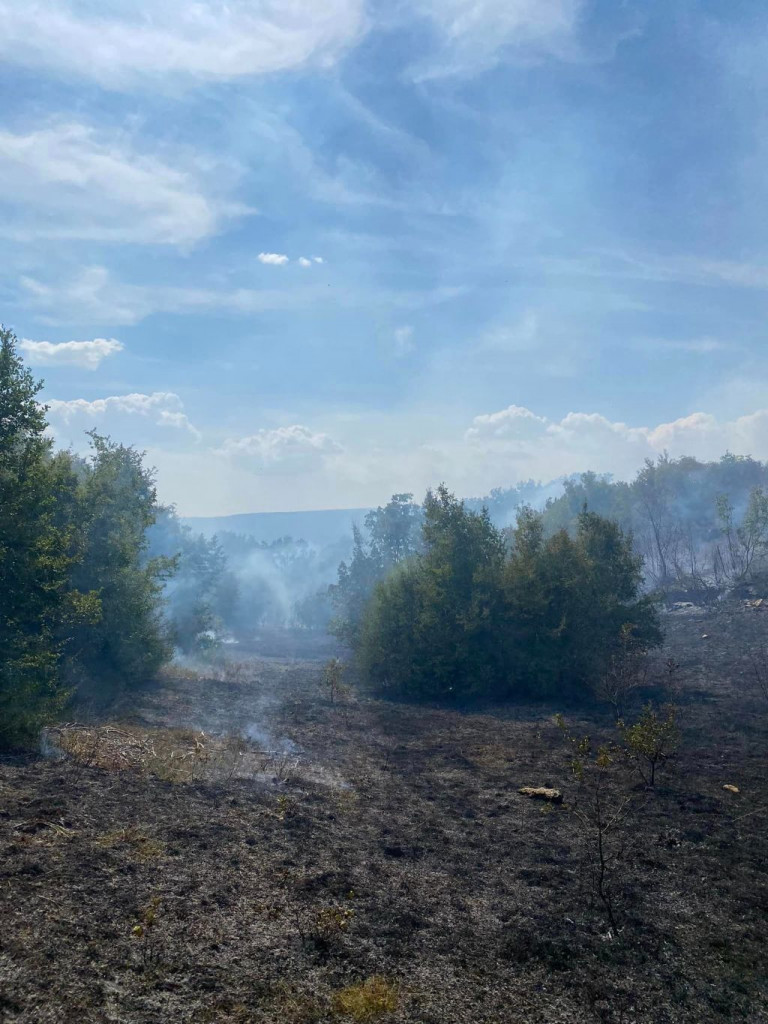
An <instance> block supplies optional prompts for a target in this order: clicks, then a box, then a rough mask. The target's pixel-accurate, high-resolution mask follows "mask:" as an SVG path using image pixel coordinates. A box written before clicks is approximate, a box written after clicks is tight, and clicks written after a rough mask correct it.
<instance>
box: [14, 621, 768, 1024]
mask: <svg viewBox="0 0 768 1024" xmlns="http://www.w3.org/2000/svg"><path fill="white" fill-rule="evenodd" d="M763 614H765V616H766V617H765V619H764V618H763V617H762V616H763ZM764 623H768V613H757V612H756V613H755V614H754V615H750V614H749V613H748V612H746V611H739V612H734V613H732V614H724V613H708V614H707V616H705V617H702V616H699V615H687V616H680V617H677V618H675V617H674V616H672V617H670V620H669V624H668V635H669V641H668V644H669V649H668V650H667V651H665V652H664V657H665V658H666V657H668V656H670V655H672V656H674V658H675V659H676V660H677V661H678V662H679V664H680V670H679V672H677V673H676V680H675V684H674V685H675V687H676V689H677V692H676V694H675V700H676V702H677V703H678V704H679V706H680V707H681V726H682V731H683V746H682V749H681V751H680V753H679V756H678V758H677V760H676V762H674V763H673V764H672V765H671V766H670V770H669V771H668V772H667V773H666V774H664V775H663V776H662V779H661V780H660V782H659V785H658V786H657V787H656V789H655V790H653V791H647V790H645V789H644V787H643V786H642V784H641V783H639V782H638V780H637V779H635V778H634V777H632V776H631V774H629V773H628V772H623V771H621V772H616V773H615V774H611V776H610V780H609V783H608V790H607V792H606V795H605V796H606V800H608V801H611V800H615V801H619V802H621V801H623V800H624V798H625V797H626V796H628V797H629V798H630V800H629V804H628V810H627V812H626V814H625V815H624V816H623V817H622V819H621V823H620V828H619V827H617V829H616V832H615V833H614V835H613V836H612V839H613V840H614V841H615V846H614V847H613V848H612V849H613V853H614V854H615V859H614V860H613V861H612V864H611V873H610V880H609V881H610V886H611V890H610V891H611V899H612V901H613V904H614V907H615V915H616V924H617V928H616V929H615V930H614V929H613V928H612V927H611V926H610V924H609V922H608V921H607V920H606V915H605V908H604V907H603V906H602V904H601V903H600V901H599V900H598V899H597V898H596V894H595V891H594V887H593V884H592V882H593V879H592V874H591V842H592V837H591V836H590V835H589V834H588V833H585V831H584V829H583V828H580V827H579V824H578V817H577V815H576V813H575V809H576V806H577V801H578V794H577V791H576V783H575V780H574V777H573V775H572V773H571V771H570V768H569V752H568V750H567V749H566V747H565V745H564V744H563V740H562V736H561V733H560V730H558V728H557V726H556V725H555V723H554V721H553V715H554V712H555V711H557V710H565V711H566V716H567V718H568V721H569V724H570V727H571V728H572V729H573V731H574V732H575V733H589V734H591V735H592V736H593V737H595V738H597V739H600V738H602V737H608V736H611V735H613V730H612V725H611V716H610V714H609V713H608V712H606V711H605V710H604V709H601V708H597V707H596V708H593V709H590V711H589V713H585V712H584V711H583V710H582V711H581V712H578V713H577V712H576V711H574V710H571V711H569V710H568V709H563V708H560V707H557V706H555V705H551V706H550V705H548V706H533V705H525V706H521V707H519V708H512V709H510V708H506V709H504V710H503V711H498V712H496V713H493V712H492V710H489V711H488V712H487V713H484V714H477V713H474V714H468V713H461V712H459V711H446V710H437V709H432V708H425V707H414V706H406V705H395V704H390V703H383V702H378V701H374V700H368V699H364V698H355V697H354V696H347V697H344V698H343V699H340V700H336V701H331V700H330V699H329V698H328V697H327V695H326V694H325V693H324V692H323V690H322V687H321V685H320V677H321V668H320V666H318V665H316V664H314V665H313V664H311V663H302V662H290V663H288V662H286V663H280V662H278V661H270V662H260V663H253V664H251V665H250V666H246V667H245V668H241V669H236V670H231V671H230V670H228V671H221V672H217V673H213V672H212V673H207V674H206V673H202V674H195V673H178V672H177V673H172V674H170V675H169V676H168V677H167V678H166V679H165V680H164V682H163V683H162V685H160V686H158V687H157V688H155V689H154V690H151V691H149V692H147V693H145V694H144V695H142V697H141V698H140V700H139V701H138V703H137V704H136V705H135V706H133V707H130V708H128V707H126V708H125V709H123V711H122V712H121V720H120V721H119V722H110V723H106V722H92V723H89V724H84V723H82V722H80V723H78V724H76V725H75V724H73V725H70V726H68V727H63V728H62V729H61V730H59V731H58V732H56V733H52V734H51V735H50V736H49V737H48V753H49V755H51V756H48V757H46V758H42V757H41V758H32V759H8V760H6V761H5V762H2V763H0V851H1V852H2V856H1V859H0V906H1V907H2V918H1V919H0V920H2V926H1V927H0V1018H2V1019H5V1020H8V1021H18V1022H22V1021H23V1022H25V1024H26V1022H29V1024H47V1022H52V1024H53V1022H56V1024H59V1022H62V1024H64V1022H66V1024H70V1022H71V1024H75V1022H76V1024H91V1022H93V1024H96V1022H98V1024H101V1022H104V1024H106V1022H122V1024H129V1022H130V1024H133V1022H142V1024H144V1022H146V1024H150V1022H152V1024H154V1022H165V1021H168V1022H190V1024H198V1022H200V1024H203V1022H221V1024H230V1022H231V1024H251V1022H271V1021H275V1022H277V1021H280V1022H287V1024H291V1022H295V1024H304V1022H322V1021H329V1022H330V1021H354V1020H361V1021H368V1020H378V1021H383V1022H387V1021H392V1022H395V1021H401V1022H406V1021H407V1022H413V1024H415V1022H423V1024H443V1022H447V1024H450V1022H467V1024H469V1022H472V1024H485V1022H487V1024H491V1022H494V1024H502V1022H503V1024H506V1022H510V1024H516V1022H520V1024H523V1022H524V1024H545V1022H546V1024H559V1022H563V1024H566V1022H567V1024H572V1022H592V1021H595V1022H597V1021H604V1022H611V1024H613V1022H615V1024H629V1022H635V1024H640V1022H643V1024H645V1022H648V1024H673V1022H674V1024H679V1022H691V1024H693V1022H697V1024H698V1022H708V1021H713V1022H714V1021H726V1020H742V1021H747V1022H749V1024H758V1022H760V1021H763V1020H768V988H767V983H766V968H765V963H766V954H765V941H766V938H767V937H768V929H767V927H766V920H768V913H767V912H768V882H767V876H768V870H767V868H766V861H767V860H768V856H767V855H768V823H767V822H766V798H767V797H768V784H767V783H766V737H767V735H768V728H767V727H766V722H767V720H768V707H766V706H765V705H763V704H761V695H760V694H759V693H758V692H757V691H756V690H755V689H754V687H752V685H751V682H750V680H751V675H750V668H749V659H748V654H749V651H750V650H751V649H752V648H753V647H755V645H756V644H758V643H759V640H760V637H761V636H762V635H763V633H764V632H765V630H766V628H767V627H766V626H765V625H763V624H764ZM705 634H706V636H705ZM643 696H644V695H642V694H641V695H639V697H638V699H640V698H642V697H643ZM726 784H729V785H733V786H736V787H737V788H738V790H739V792H738V793H733V792H730V791H726V790H723V785H726ZM522 786H546V787H552V788H557V789H559V790H561V791H562V793H563V796H564V801H563V803H562V804H561V805H550V804H541V803H538V802H536V801H532V800H528V799H526V798H525V797H523V796H521V795H520V794H519V793H518V789H519V788H520V787H522Z"/></svg>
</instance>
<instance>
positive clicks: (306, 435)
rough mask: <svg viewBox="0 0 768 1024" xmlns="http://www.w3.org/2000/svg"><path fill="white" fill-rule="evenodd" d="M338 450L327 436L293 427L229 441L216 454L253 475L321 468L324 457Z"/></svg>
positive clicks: (260, 432)
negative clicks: (228, 459) (232, 461)
mask: <svg viewBox="0 0 768 1024" xmlns="http://www.w3.org/2000/svg"><path fill="white" fill-rule="evenodd" d="M341 451H342V449H341V445H339V444H338V443H337V442H336V441H334V440H333V438H331V437H329V436H328V434H323V433H319V432H315V431H312V430H310V428H309V427H304V426H301V425H300V424H293V425H292V426H289V427H277V428H275V429H273V430H259V431H257V432H256V433H255V434H251V435H250V436H249V437H239V438H229V439H227V440H226V441H225V442H224V443H223V444H222V446H221V447H220V448H219V449H218V450H217V454H219V455H223V456H226V457H229V458H236V459H237V460H238V461H240V462H244V463H246V464H247V465H248V466H249V468H251V469H253V470H255V471H256V472H277V473H294V472H299V471H304V472H307V471H310V470H312V469H314V468H318V467H319V466H322V465H323V463H324V462H325V460H326V459H327V457H328V456H331V455H337V454H339V453H340V452H341Z"/></svg>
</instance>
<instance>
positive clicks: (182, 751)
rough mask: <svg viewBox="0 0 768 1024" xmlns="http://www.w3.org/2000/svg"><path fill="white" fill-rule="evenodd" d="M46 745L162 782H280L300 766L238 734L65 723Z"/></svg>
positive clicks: (93, 764) (83, 761)
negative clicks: (257, 779) (209, 733)
mask: <svg viewBox="0 0 768 1024" xmlns="http://www.w3.org/2000/svg"><path fill="white" fill-rule="evenodd" d="M47 743H48V745H49V746H53V747H54V748H56V749H58V751H59V752H60V753H62V754H64V755H65V756H66V757H68V758H71V759H72V760H73V761H75V762H77V763H78V764H80V765H82V766H83V767H88V768H95V769H98V770H100V771H106V772H123V771H130V772H137V773H139V774H142V775H151V776H154V777H155V778H158V779H161V780H163V781H164V782H173V783H193V782H221V781H227V780H229V779H233V778H239V779H251V780H255V779H256V778H258V777H261V776H269V777H270V778H272V779H276V780H277V781H282V780H283V779H284V778H286V777H287V776H288V775H289V774H291V773H292V772H294V771H296V770H297V769H298V767H299V763H298V758H296V757H295V756H292V755H290V754H285V753H281V752H274V751H269V750H262V749H261V748H260V747H259V746H258V745H257V744H255V743H251V742H250V741H248V740H246V739H244V738H243V737H241V736H237V735H226V736H210V735H208V734H206V733H205V732H203V731H198V730H193V729H168V728H145V727H142V726H135V725H116V724H107V725H98V726H82V725H64V726H60V727H59V728H56V729H51V730H48V736H47Z"/></svg>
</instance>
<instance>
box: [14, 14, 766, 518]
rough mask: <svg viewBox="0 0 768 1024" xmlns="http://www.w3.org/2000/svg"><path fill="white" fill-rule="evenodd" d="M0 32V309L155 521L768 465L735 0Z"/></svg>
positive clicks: (751, 117)
mask: <svg viewBox="0 0 768 1024" xmlns="http://www.w3.org/2000/svg"><path fill="white" fill-rule="evenodd" d="M0 24H2V26H3V28H2V33H1V34H0V97H2V103H0V320H1V321H3V322H4V323H5V324H6V325H7V326H9V327H12V328H13V330H14V331H15V332H16V334H17V336H18V337H19V339H20V349H21V353H22V355H23V356H24V358H25V360H26V361H27V363H28V364H29V365H30V366H31V367H32V368H33V369H34V371H35V372H36V373H38V374H39V375H40V376H41V377H43V378H44V380H45V387H44V391H43V397H44V399H45V401H46V402H47V404H48V405H49V421H50V426H51V430H52V432H53V434H54V437H55V438H56V441H57V443H58V444H60V445H62V446H66V445H71V446H73V447H74V448H75V449H76V450H78V451H80V450H84V449H85V448H86V446H87V438H86V437H85V431H87V430H90V429H92V428H96V429H97V430H98V431H100V432H102V433H107V434H110V435H111V436H112V437H114V438H115V439H117V440H120V441H122V442H125V443H130V444H134V445H136V446H137V447H138V448H140V449H143V450H145V451H146V452H147V461H148V463H149V464H151V465H153V466H155V467H156V468H157V481H158V490H159V494H160V497H161V499H162V500H163V501H166V502H172V503H175V504H176V506H177V508H178V510H179V512H180V513H182V514H184V515H222V514H229V513H236V512H255V511H287V510H303V509H312V508H343V507H363V506H369V505H375V504H380V503H383V502H384V501H386V500H387V498H388V496H389V495H390V494H391V493H393V492H403V491H412V492H414V493H415V494H416V495H417V496H419V497H420V496H421V495H423V493H424V491H425V490H426V488H427V487H429V486H435V485H436V484H438V483H440V482H441V481H444V482H445V483H446V484H447V485H448V486H449V487H450V488H451V489H452V490H454V491H455V492H457V493H458V494H460V495H464V496H476V495H482V494H484V493H487V492H488V491H489V490H490V489H491V488H493V487H498V486H510V485H512V484H514V483H515V482H517V481H519V480H526V479H529V478H534V479H540V480H550V479H553V478H555V477H557V476H559V475H561V474H564V473H572V472H577V471H582V470H586V469H593V470H596V471H599V472H610V473H613V474H615V475H616V476H617V477H621V478H628V477H631V476H632V475H633V474H634V472H635V471H636V470H637V469H638V468H639V467H640V466H641V465H642V463H643V460H644V459H646V458H649V457H650V458H653V457H655V456H656V455H658V454H660V453H661V452H663V451H668V452H669V453H670V454H672V455H681V454H691V455H696V456H698V457H700V458H717V457H718V456H719V455H721V454H722V453H723V452H724V451H725V450H730V451H733V452H736V453H738V454H752V455H753V456H755V457H756V458H768V387H767V385H768V361H767V360H766V355H765V353H766V340H767V337H768V335H767V330H768V328H767V322H768V321H767V318H766V313H768V231H766V227H767V226H768V225H766V219H767V216H768V174H766V170H765V168H766V158H767V157H768V131H767V130H766V128H768V125H766V121H768V105H767V104H766V93H767V91H768V59H767V58H768V10H766V8H765V4H764V2H763V0H728V2H724V0H720V2H715V0H408V2H400V0H386V2H384V0H323V3H318V2H317V0H228V2H226V3H225V2H223V0H198V2H196V3H194V4H192V3H189V2H188V0H164V2H163V3H162V4H157V3H155V2H153V0H26V2H25V3H23V4H22V3H19V2H18V0H0Z"/></svg>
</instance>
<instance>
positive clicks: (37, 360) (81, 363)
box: [19, 338, 123, 370]
mask: <svg viewBox="0 0 768 1024" xmlns="http://www.w3.org/2000/svg"><path fill="white" fill-rule="evenodd" d="M19 348H20V350H21V351H22V352H23V353H24V355H25V357H26V360H27V362H28V363H29V364H30V365H31V366H78V367H80V369H82V370H96V369H98V367H99V366H100V365H101V363H102V362H103V361H104V360H105V359H106V358H107V357H108V356H112V355H115V354H116V353H117V352H122V351H123V344H122V342H120V341H116V340H115V339H114V338H94V339H93V341H62V342H58V343H54V342H50V341H30V340H29V339H28V338H22V340H21V341H20V342H19Z"/></svg>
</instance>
